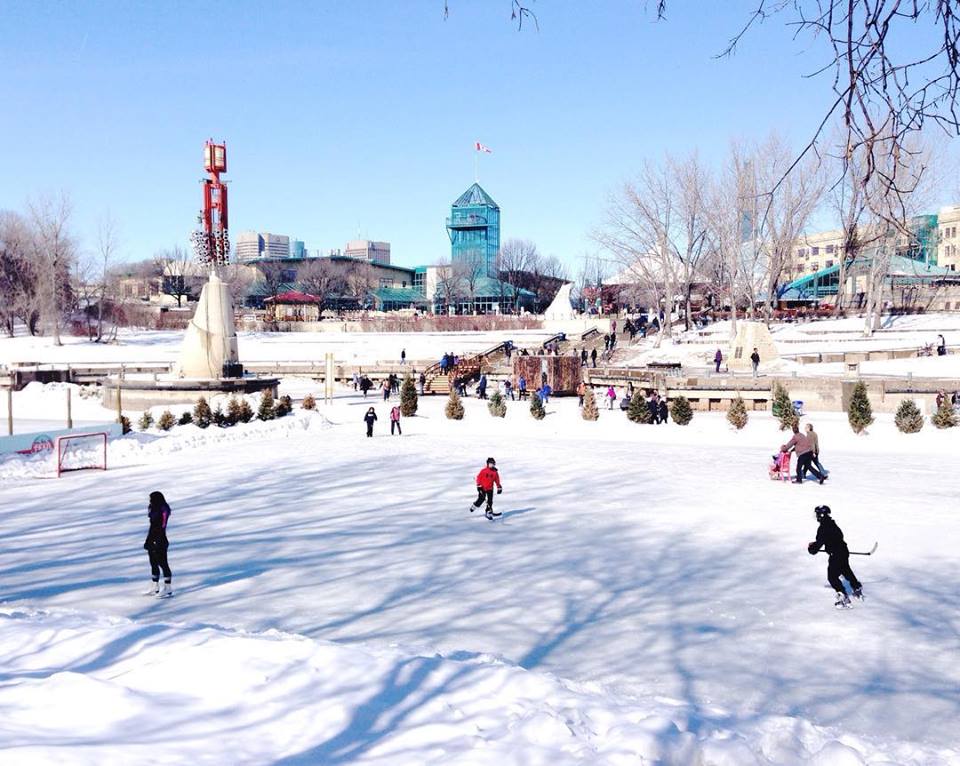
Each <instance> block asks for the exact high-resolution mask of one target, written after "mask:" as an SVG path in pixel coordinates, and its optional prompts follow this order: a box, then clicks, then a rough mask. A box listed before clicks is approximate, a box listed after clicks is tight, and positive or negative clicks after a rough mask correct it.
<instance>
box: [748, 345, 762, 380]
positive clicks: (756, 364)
mask: <svg viewBox="0 0 960 766" xmlns="http://www.w3.org/2000/svg"><path fill="white" fill-rule="evenodd" d="M750 364H751V365H753V377H757V370H759V369H760V352H759V351H757V349H756V348H754V349H753V353H752V354H750Z"/></svg>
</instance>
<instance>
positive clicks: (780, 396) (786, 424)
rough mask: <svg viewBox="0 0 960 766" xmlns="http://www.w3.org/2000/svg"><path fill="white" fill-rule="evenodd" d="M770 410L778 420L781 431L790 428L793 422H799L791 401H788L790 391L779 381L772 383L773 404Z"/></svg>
mask: <svg viewBox="0 0 960 766" xmlns="http://www.w3.org/2000/svg"><path fill="white" fill-rule="evenodd" d="M770 412H771V413H772V414H773V416H774V417H775V418H776V419H777V420H779V421H780V430H781V431H787V430H790V429H792V428H793V424H794V423H799V422H800V418H799V417H798V416H797V412H796V410H794V409H793V402H792V401H790V393H789V392H788V391H787V389H786V388H784V387H783V386H782V385H781V384H780V383H779V382H778V383H774V384H773V405H772V406H771V408H770Z"/></svg>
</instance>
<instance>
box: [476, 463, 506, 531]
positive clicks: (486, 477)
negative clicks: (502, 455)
mask: <svg viewBox="0 0 960 766" xmlns="http://www.w3.org/2000/svg"><path fill="white" fill-rule="evenodd" d="M494 485H496V487H497V494H498V495H499V494H500V493H501V492H503V487H502V486H501V485H500V474H499V473H498V472H497V461H496V460H494V459H493V458H492V457H488V458H487V465H486V467H485V468H482V469H481V470H480V473H478V474H477V499H476V500H474V501H473V504H472V505H471V506H470V513H473V512H474V511H475V510H477V509H478V508H480V506H482V505H483V504H484V503H486V504H487V512H486V517H487V518H488V519H490V520H491V521H493V519H495V518H496V517H497V516H499V515H500V514H499V513H494V510H493V487H494Z"/></svg>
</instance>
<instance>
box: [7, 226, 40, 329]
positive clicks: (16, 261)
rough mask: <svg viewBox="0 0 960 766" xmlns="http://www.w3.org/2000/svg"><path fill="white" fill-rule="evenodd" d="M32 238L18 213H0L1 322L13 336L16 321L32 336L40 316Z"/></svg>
mask: <svg viewBox="0 0 960 766" xmlns="http://www.w3.org/2000/svg"><path fill="white" fill-rule="evenodd" d="M32 254H33V248H32V236H31V233H30V231H29V226H28V224H27V222H26V221H25V220H24V219H23V218H22V217H21V216H20V215H19V214H17V213H13V212H9V211H4V210H0V296H3V299H2V300H0V322H2V323H3V327H4V330H5V331H6V333H7V334H8V335H9V336H10V337H13V334H14V332H15V327H16V321H17V319H21V320H22V321H23V322H24V324H25V325H26V326H27V330H28V332H30V334H31V335H33V334H35V333H36V330H37V321H38V318H39V315H40V301H39V297H38V271H37V263H36V261H35V259H34V258H33V257H32Z"/></svg>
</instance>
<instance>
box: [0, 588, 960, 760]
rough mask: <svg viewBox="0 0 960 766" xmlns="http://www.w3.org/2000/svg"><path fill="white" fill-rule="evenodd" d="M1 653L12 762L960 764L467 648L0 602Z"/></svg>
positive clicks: (1, 751)
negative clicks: (726, 721) (705, 708)
mask: <svg viewBox="0 0 960 766" xmlns="http://www.w3.org/2000/svg"><path fill="white" fill-rule="evenodd" d="M157 606H158V608H160V607H162V606H163V604H162V603H160V604H158V605H157ZM0 654H2V655H3V656H4V657H6V658H8V662H7V663H6V666H5V668H4V670H5V676H4V683H3V684H2V686H0V709H3V710H4V711H5V712H4V715H3V717H2V718H0V760H3V761H4V762H5V763H17V764H39V763H58V764H102V763H106V762H113V763H148V762H149V763H173V762H180V763H230V764H260V763H274V762H279V763H285V764H295V763H302V764H321V763H323V764H327V763H355V764H383V766H387V765H388V764H389V765H390V766H397V765H398V764H452V763H456V764H497V766H503V765H504V764H518V765H519V764H524V765H526V764H550V765H551V766H555V765H556V766H559V765H560V764H584V763H590V764H597V765H598V766H600V765H602V764H633V763H638V762H639V763H660V764H678V765H680V764H692V763H698V764H703V766H728V765H729V766H745V765H748V764H773V763H776V764H791V763H797V764H800V763H810V764H824V765H827V764H829V766H860V765H861V764H869V763H889V762H890V759H894V760H895V762H897V763H901V764H931V763H935V762H940V763H955V762H960V761H957V754H955V753H949V752H944V751H940V752H935V751H929V750H925V749H923V748H919V747H914V746H912V745H909V744H902V743H901V744H894V745H893V746H890V745H889V744H886V745H878V744H877V743H874V742H869V741H865V740H863V739H860V738H853V737H848V736H840V735H838V734H837V733H836V732H835V731H831V730H830V729H827V728H823V727H818V726H815V725H813V724H811V723H810V722H808V721H805V720H803V719H802V718H793V717H781V716H758V717H757V718H756V719H755V720H754V721H752V722H750V723H749V725H747V726H744V727H742V728H741V729H740V730H738V731H732V730H726V729H722V728H719V729H718V728H713V727H710V726H703V725H701V722H700V720H699V715H698V712H697V711H696V710H695V709H693V708H691V707H690V706H689V705H686V704H683V703H680V702H677V701H675V700H670V699H662V698H661V699H658V698H645V699H635V698H630V697H628V696H624V695H622V694H618V693H616V692H615V691H612V690H610V689H607V688H604V687H603V686H601V685H598V684H582V683H574V682H570V681H565V680H563V679H560V678H556V677H554V676H552V675H550V674H546V673H541V672H530V671H526V670H523V669H522V668H518V667H516V666H514V665H511V664H509V663H507V662H504V661H502V660H500V659H497V658H495V657H492V656H489V655H482V654H473V655H471V654H469V653H466V652H459V653H456V654H455V655H454V656H442V655H440V654H432V655H422V654H411V653H409V652H407V651H404V650H403V649H402V648H399V647H397V648H393V649H372V648H358V647H350V646H342V645H338V644H334V643H330V642H327V641H316V640H309V639H307V638H304V637H302V636H297V635H291V634H285V633H281V632H278V631H268V632H265V633H245V632H241V631H229V630H224V629H221V628H217V627H213V626H197V625H191V624H176V623H170V622H154V623H151V624H149V625H147V624H143V623H137V622H134V621H131V620H125V619H118V618H105V617H96V616H93V615H89V614H85V613H79V612H62V611H56V610H55V611H39V610H34V609H12V608H9V607H3V608H0ZM713 714H714V716H717V715H721V716H722V714H723V711H719V710H714V711H713Z"/></svg>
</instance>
